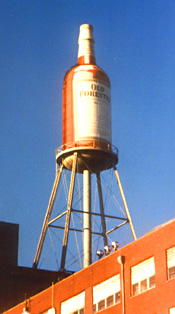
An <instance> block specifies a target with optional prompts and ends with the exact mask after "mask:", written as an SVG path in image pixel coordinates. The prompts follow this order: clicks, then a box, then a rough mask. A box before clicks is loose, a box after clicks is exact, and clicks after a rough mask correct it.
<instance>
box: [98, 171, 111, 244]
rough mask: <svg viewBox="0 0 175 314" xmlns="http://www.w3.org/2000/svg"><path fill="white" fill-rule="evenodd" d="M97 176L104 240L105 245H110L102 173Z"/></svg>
mask: <svg viewBox="0 0 175 314" xmlns="http://www.w3.org/2000/svg"><path fill="white" fill-rule="evenodd" d="M96 176H97V185H98V195H99V201H100V213H101V225H102V230H103V241H104V246H106V245H108V240H107V234H106V223H105V213H104V206H103V196H102V189H101V179H100V173H97V174H96Z"/></svg>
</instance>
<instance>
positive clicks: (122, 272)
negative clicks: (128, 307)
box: [117, 256, 125, 314]
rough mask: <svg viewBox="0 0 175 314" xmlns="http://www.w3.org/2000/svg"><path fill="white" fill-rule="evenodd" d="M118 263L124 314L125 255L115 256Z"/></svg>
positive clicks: (123, 312) (123, 311)
mask: <svg viewBox="0 0 175 314" xmlns="http://www.w3.org/2000/svg"><path fill="white" fill-rule="evenodd" d="M117 260H118V262H119V264H120V265H121V290H122V314H125V286H124V284H125V281H124V263H125V256H119V257H118V258H117Z"/></svg>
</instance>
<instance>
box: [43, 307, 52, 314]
mask: <svg viewBox="0 0 175 314" xmlns="http://www.w3.org/2000/svg"><path fill="white" fill-rule="evenodd" d="M41 314H55V308H54V307H52V308H50V309H48V310H47V311H44V312H42V313H41Z"/></svg>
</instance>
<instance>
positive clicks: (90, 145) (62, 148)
mask: <svg viewBox="0 0 175 314" xmlns="http://www.w3.org/2000/svg"><path fill="white" fill-rule="evenodd" d="M102 144H103V145H104V147H103V145H102ZM76 147H88V148H102V149H104V150H106V151H109V152H111V151H112V152H113V153H114V154H116V155H118V149H117V147H116V146H114V145H112V144H108V143H103V142H97V141H86V142H83V141H76V142H71V143H66V144H63V145H61V146H59V147H58V148H57V149H56V155H58V154H60V153H62V152H63V151H65V150H67V149H71V148H76Z"/></svg>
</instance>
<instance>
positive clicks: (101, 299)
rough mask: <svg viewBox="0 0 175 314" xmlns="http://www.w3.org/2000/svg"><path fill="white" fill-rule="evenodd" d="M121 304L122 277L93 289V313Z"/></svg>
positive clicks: (115, 277)
mask: <svg viewBox="0 0 175 314" xmlns="http://www.w3.org/2000/svg"><path fill="white" fill-rule="evenodd" d="M119 302H120V275H119V274H118V275H116V276H114V277H112V278H110V279H108V280H106V281H103V282H102V283H100V284H99V285H97V286H95V287H93V313H97V312H99V311H101V310H103V309H105V308H108V307H110V306H112V305H114V304H116V303H119Z"/></svg>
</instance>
